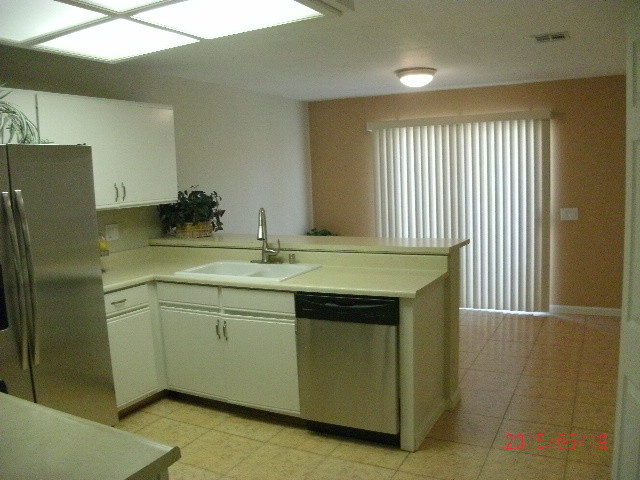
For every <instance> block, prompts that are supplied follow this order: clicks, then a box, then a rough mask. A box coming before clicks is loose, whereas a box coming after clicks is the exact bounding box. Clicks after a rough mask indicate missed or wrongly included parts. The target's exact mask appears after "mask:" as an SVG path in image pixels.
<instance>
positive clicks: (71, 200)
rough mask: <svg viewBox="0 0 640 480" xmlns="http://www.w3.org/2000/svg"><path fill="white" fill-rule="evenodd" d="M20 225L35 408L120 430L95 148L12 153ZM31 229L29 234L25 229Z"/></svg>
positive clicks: (13, 148) (25, 148) (27, 148)
mask: <svg viewBox="0 0 640 480" xmlns="http://www.w3.org/2000/svg"><path fill="white" fill-rule="evenodd" d="M7 150H8V152H9V155H8V157H9V176H10V180H11V190H12V193H13V195H14V203H15V204H16V207H20V206H21V205H22V207H23V208H22V217H21V218H19V220H18V224H19V225H23V227H22V228H19V231H20V232H19V235H20V236H21V237H22V238H23V239H24V241H25V247H24V248H25V253H26V256H27V257H29V258H28V260H29V261H30V262H31V264H30V267H31V268H30V269H29V270H31V272H32V276H33V278H32V281H33V298H32V300H33V308H34V313H33V322H32V323H33V324H32V327H33V328H32V331H31V335H30V338H31V340H32V341H31V350H32V355H31V360H32V367H31V369H32V376H33V383H34V390H35V396H36V401H37V402H38V403H41V404H43V405H46V406H49V407H52V408H55V409H57V410H62V411H64V412H68V413H71V414H74V415H78V416H80V417H84V418H88V419H91V420H95V421H98V422H101V423H105V424H110V425H113V424H115V423H116V422H117V411H116V402H115V393H114V387H113V373H112V370H111V358H110V353H109V340H108V333H107V324H106V315H105V310H104V297H103V286H102V274H101V264H100V257H99V252H98V245H97V239H98V227H97V217H96V210H95V200H94V193H93V172H92V163H91V148H90V147H88V146H76V145H72V146H68V145H9V146H8V147H7ZM25 226H26V227H25Z"/></svg>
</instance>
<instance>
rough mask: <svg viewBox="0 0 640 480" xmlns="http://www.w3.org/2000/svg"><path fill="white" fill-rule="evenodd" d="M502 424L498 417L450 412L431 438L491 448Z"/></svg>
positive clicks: (442, 419)
mask: <svg viewBox="0 0 640 480" xmlns="http://www.w3.org/2000/svg"><path fill="white" fill-rule="evenodd" d="M501 422H502V419H501V418H498V417H489V416H485V415H475V414H471V413H467V414H466V413H462V412H460V411H457V410H453V411H451V410H448V411H446V412H444V413H443V414H442V416H441V417H440V418H439V419H438V421H437V422H436V424H435V425H434V426H433V428H432V429H431V431H430V432H429V437H430V438H435V439H438V440H445V441H448V442H458V443H468V444H470V445H478V446H480V447H490V446H491V445H492V444H493V441H494V438H495V436H496V433H497V432H498V428H499V427H500V423H501Z"/></svg>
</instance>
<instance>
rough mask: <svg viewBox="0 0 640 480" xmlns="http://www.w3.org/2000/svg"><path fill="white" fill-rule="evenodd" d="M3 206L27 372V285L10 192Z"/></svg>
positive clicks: (20, 343) (5, 197) (20, 351)
mask: <svg viewBox="0 0 640 480" xmlns="http://www.w3.org/2000/svg"><path fill="white" fill-rule="evenodd" d="M2 204H3V206H4V212H5V216H6V218H7V225H8V227H9V238H10V240H11V249H12V250H13V255H12V257H13V262H12V263H13V265H12V267H13V269H12V270H13V275H14V278H15V283H16V287H17V291H18V297H19V298H18V302H17V308H18V319H17V322H16V323H17V332H16V334H17V337H18V340H19V341H18V346H19V355H20V363H21V364H22V369H23V370H27V369H28V368H29V346H28V343H27V342H28V324H27V318H26V299H25V297H24V287H25V285H26V282H25V279H24V276H23V272H22V264H21V262H20V259H21V256H20V247H19V243H18V232H17V229H16V222H15V219H14V218H13V207H12V205H11V196H10V195H9V192H2Z"/></svg>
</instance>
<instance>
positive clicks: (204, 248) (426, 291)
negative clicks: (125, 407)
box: [103, 234, 468, 451]
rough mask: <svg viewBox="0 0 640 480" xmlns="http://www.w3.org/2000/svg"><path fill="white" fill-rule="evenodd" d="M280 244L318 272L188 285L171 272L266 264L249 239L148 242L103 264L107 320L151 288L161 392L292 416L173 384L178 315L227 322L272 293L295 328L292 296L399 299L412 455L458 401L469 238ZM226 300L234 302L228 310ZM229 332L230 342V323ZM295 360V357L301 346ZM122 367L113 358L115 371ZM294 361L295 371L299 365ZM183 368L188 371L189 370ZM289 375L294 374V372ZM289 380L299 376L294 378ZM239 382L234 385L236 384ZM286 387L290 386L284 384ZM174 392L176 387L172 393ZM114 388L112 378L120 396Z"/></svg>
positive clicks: (290, 407)
mask: <svg viewBox="0 0 640 480" xmlns="http://www.w3.org/2000/svg"><path fill="white" fill-rule="evenodd" d="M276 238H278V239H279V240H280V242H281V245H282V251H281V253H280V255H279V256H278V260H281V261H283V262H288V261H289V259H290V258H291V259H294V258H295V261H296V262H299V263H314V264H320V265H321V267H320V268H317V269H315V270H312V271H309V272H307V273H304V274H301V275H298V276H295V277H293V278H290V279H287V280H283V281H279V282H273V281H266V280H262V279H259V278H256V279H255V280H251V282H250V283H247V282H246V281H243V282H238V281H235V280H234V279H232V278H229V279H228V280H227V279H224V280H220V279H216V280H207V279H203V278H188V277H184V276H176V275H174V274H175V272H176V271H180V270H184V269H187V268H192V267H196V266H199V265H203V264H207V263H211V262H215V261H222V260H224V261H228V260H233V261H251V260H257V259H259V258H260V243H259V242H257V241H256V240H255V237H254V236H253V235H229V234H223V235H219V234H216V235H215V236H214V237H211V238H203V239H177V238H162V239H157V240H152V241H150V244H149V246H148V247H145V248H141V249H136V250H129V251H125V252H120V253H115V254H112V255H110V256H108V257H103V267H104V268H105V270H106V271H105V273H104V275H103V282H104V287H105V293H106V294H107V300H106V301H107V313H108V314H109V308H110V304H111V302H113V303H118V302H123V300H122V299H119V298H115V297H109V296H110V295H117V294H119V293H120V292H128V291H131V290H132V289H134V288H140V287H141V286H143V288H146V289H147V292H148V300H147V301H148V304H149V305H151V306H152V308H151V312H152V313H154V314H155V316H158V317H161V318H160V319H159V320H157V321H153V322H151V324H152V326H153V328H154V331H155V330H157V331H158V333H154V335H155V338H156V340H155V343H154V346H155V355H156V358H157V359H158V362H157V363H158V372H157V378H158V382H157V388H156V390H157V391H161V390H165V389H169V390H177V391H183V392H186V393H192V394H193V393H194V392H195V394H199V393H198V392H204V393H202V394H201V395H202V396H205V397H209V398H215V399H223V400H225V399H228V401H231V402H232V403H238V404H242V405H247V406H253V407H256V408H265V409H267V410H272V411H276V412H280V413H285V414H289V415H293V416H295V415H296V413H299V410H298V411H297V410H296V405H297V404H296V402H297V399H295V401H293V400H292V401H290V402H288V403H286V402H285V403H282V404H278V403H277V402H276V403H273V404H269V403H268V402H265V403H264V404H263V403H262V402H257V401H255V400H254V399H251V398H250V397H242V396H234V395H235V394H234V393H233V392H227V391H226V390H225V393H224V394H220V395H218V394H217V393H215V392H216V391H215V390H213V391H209V390H206V388H200V387H199V386H198V385H197V382H198V381H199V379H198V378H194V379H193V382H196V383H193V382H192V383H189V382H185V383H180V382H179V381H173V380H172V379H171V377H175V368H174V367H175V363H176V362H173V363H172V362H171V358H172V357H171V355H172V354H175V355H178V353H180V352H187V354H188V350H180V349H179V348H178V350H176V348H175V345H174V338H173V337H172V336H171V335H173V334H169V333H168V332H169V331H171V332H178V333H181V332H180V331H179V330H175V329H174V330H171V329H170V328H168V327H169V326H170V325H171V323H172V322H173V320H174V317H175V315H177V313H179V312H182V313H184V314H187V313H190V314H191V315H192V317H191V318H197V319H198V320H201V319H203V318H204V317H203V315H205V314H208V315H213V314H215V315H223V316H224V315H226V314H227V313H226V312H227V310H228V311H233V310H234V309H236V310H237V309H238V308H239V305H240V304H239V303H237V302H240V300H237V302H236V300H235V299H236V298H238V299H245V300H246V301H248V302H249V303H251V302H253V298H254V297H255V298H258V297H260V296H261V295H267V296H268V295H275V297H274V298H275V299H276V300H274V301H273V302H275V303H277V304H279V305H282V308H280V307H277V308H275V307H274V309H275V310H277V311H278V312H281V313H279V315H280V317H282V319H283V320H282V323H283V324H285V323H286V322H287V321H291V322H294V321H295V320H294V310H293V309H292V308H293V307H292V305H293V294H294V293H295V292H316V293H326V294H355V295H372V296H383V297H394V298H398V299H399V311H400V320H399V329H398V373H399V399H400V446H401V448H402V449H404V450H409V451H414V450H416V449H417V448H418V446H419V445H420V443H421V442H422V440H423V439H424V438H425V436H426V435H427V433H428V431H429V430H430V428H431V427H432V426H433V424H434V423H435V422H436V421H437V419H438V417H439V416H440V415H441V414H442V412H443V411H444V410H445V409H446V408H452V407H453V406H455V404H456V403H457V402H458V401H459V395H460V394H459V388H458V307H459V289H460V283H459V268H460V249H461V248H462V247H463V246H464V245H466V244H467V243H468V240H457V239H403V240H395V239H382V238H359V237H307V236H273V239H276ZM292 255H293V256H292ZM189 286H195V287H198V288H200V289H201V291H202V292H204V291H205V290H204V289H206V292H208V293H206V296H207V298H206V299H202V298H204V297H203V296H202V295H205V294H204V293H203V294H202V295H201V294H200V293H199V292H197V291H195V290H193V289H191V290H185V289H187V288H189ZM175 292H182V293H175ZM194 292H195V293H194ZM251 292H253V293H251ZM269 292H272V293H269ZM196 293H197V295H196ZM183 294H184V297H185V298H180V296H179V295H183ZM196 297H197V298H201V299H202V300H199V299H196ZM214 297H215V298H214ZM112 298H113V300H111V299H112ZM289 298H290V300H289ZM110 300H111V301H110ZM245 300H243V301H245ZM180 302H182V303H180ZM209 302H210V305H209ZM225 302H231V303H233V302H236V304H234V305H231V304H229V305H227V304H225ZM256 302H257V300H256ZM269 302H271V300H269ZM273 302H271V303H273ZM158 305H159V306H158ZM256 305H257V304H256ZM290 305H291V306H290ZM112 307H113V305H112ZM118 308H122V310H121V311H123V312H126V311H127V306H126V303H124V302H123V303H119V304H118ZM245 308H248V309H249V311H251V309H254V310H255V311H256V312H261V313H260V314H259V315H264V311H265V310H269V311H270V310H271V307H269V308H263V307H261V306H255V305H254V306H245ZM225 309H227V310H225ZM192 310H193V311H192ZM163 315H164V316H163ZM172 315H173V316H172ZM259 315H258V316H259ZM175 318H178V317H175ZM211 318H212V319H213V318H214V317H211ZM173 323H175V322H173ZM214 325H215V324H211V327H210V328H211V330H212V331H211V336H212V337H215V335H216V334H217V335H218V337H220V335H221V334H220V330H221V329H222V328H221V327H220V330H218V329H217V327H215V326H214ZM218 326H219V324H218ZM224 328H225V333H224V335H225V336H226V328H227V323H226V322H225V323H224ZM287 331H288V330H287ZM293 332H294V330H293V326H292V327H291V335H293V336H295V333H293ZM163 335H164V336H163ZM132 348H134V346H133V345H131V346H129V350H131V349H132ZM274 349H275V347H274ZM176 352H178V353H176ZM180 355H183V353H180ZM113 356H114V354H113V350H112V357H113ZM292 356H294V357H295V343H294V351H293V353H292ZM175 358H179V357H175ZM117 361H118V359H117V358H114V372H115V371H116V366H115V365H116V364H117ZM293 361H294V365H295V358H294V359H293ZM180 363H181V364H182V363H183V362H180ZM185 363H188V362H185ZM180 366H181V368H182V366H183V365H180ZM274 370H275V369H274ZM284 370H286V369H283V371H284ZM288 371H289V372H291V369H289V370H288ZM240 373H242V372H240ZM292 376H295V370H293V374H292ZM116 377H117V375H116ZM167 377H169V381H168V382H167ZM294 380H295V381H294ZM234 381H235V382H237V377H236V380H234ZM283 382H284V383H286V379H284V380H283ZM274 383H277V380H274ZM290 383H291V384H292V385H294V386H295V391H296V392H297V379H291V382H290ZM174 384H179V385H178V386H177V387H176V388H173V387H172V385H174ZM222 388H224V387H222ZM117 390H118V379H117V378H116V393H117ZM211 392H213V393H211ZM243 398H246V399H243ZM119 403H120V402H119ZM261 405H264V406H262V407H261ZM120 406H122V405H120ZM298 408H299V407H298Z"/></svg>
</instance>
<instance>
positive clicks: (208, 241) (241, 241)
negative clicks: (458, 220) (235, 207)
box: [149, 233, 469, 255]
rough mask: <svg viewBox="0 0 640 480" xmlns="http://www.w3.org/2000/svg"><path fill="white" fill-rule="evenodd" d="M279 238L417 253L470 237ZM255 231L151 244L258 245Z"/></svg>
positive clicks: (324, 247) (331, 247) (314, 246)
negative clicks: (245, 233)
mask: <svg viewBox="0 0 640 480" xmlns="http://www.w3.org/2000/svg"><path fill="white" fill-rule="evenodd" d="M277 240H280V243H281V245H282V250H283V251H289V250H304V251H323V252H360V253H367V252H369V253H372V252H375V253H400V254H402V253H407V254H418V255H430V254H431V255H446V254H448V253H449V252H450V251H451V250H455V249H458V248H461V247H463V246H464V245H467V244H468V243H469V240H468V239H457V238H380V237H343V236H335V237H333V236H327V237H323V236H309V235H270V237H269V243H270V244H274V243H276V242H277ZM259 243H260V242H258V241H257V240H256V237H255V235H243V234H229V233H215V234H214V235H213V236H212V237H205V238H186V239H185V238H176V237H163V238H157V239H153V240H151V241H150V242H149V245H165V246H183V247H204V248H206V247H225V248H259Z"/></svg>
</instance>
